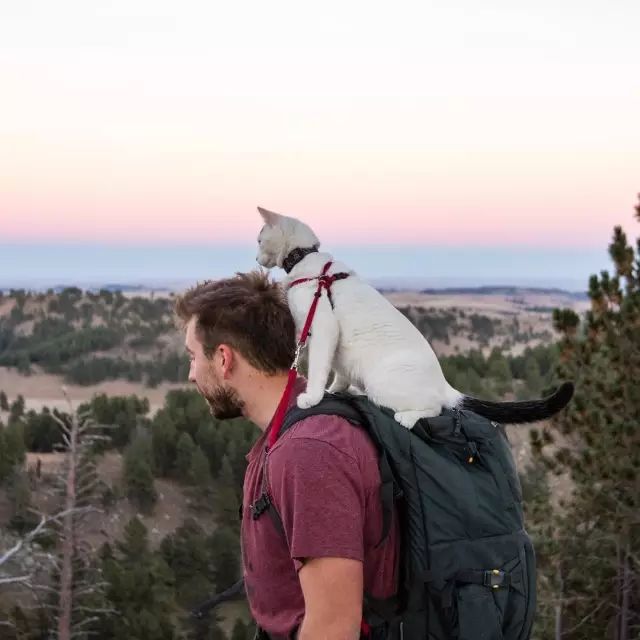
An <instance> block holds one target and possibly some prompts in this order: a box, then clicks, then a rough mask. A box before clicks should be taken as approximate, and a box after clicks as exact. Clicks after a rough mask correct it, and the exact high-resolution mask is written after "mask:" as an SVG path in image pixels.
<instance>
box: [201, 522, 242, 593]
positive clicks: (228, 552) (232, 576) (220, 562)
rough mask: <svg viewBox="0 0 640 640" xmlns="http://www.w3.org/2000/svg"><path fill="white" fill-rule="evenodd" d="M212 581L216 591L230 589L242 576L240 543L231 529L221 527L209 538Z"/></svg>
mask: <svg viewBox="0 0 640 640" xmlns="http://www.w3.org/2000/svg"><path fill="white" fill-rule="evenodd" d="M208 544H209V552H210V555H211V566H212V568H213V569H212V574H211V579H212V581H213V583H214V584H215V586H216V591H218V592H219V591H224V590H225V589H228V588H229V587H230V586H231V585H233V583H234V582H236V581H237V580H238V578H239V576H240V541H239V538H238V534H237V533H235V532H234V531H233V530H232V529H230V528H229V527H219V528H218V529H216V530H215V531H214V532H213V533H212V534H211V536H210V537H209V541H208Z"/></svg>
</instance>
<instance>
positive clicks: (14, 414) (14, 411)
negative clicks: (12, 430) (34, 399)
mask: <svg viewBox="0 0 640 640" xmlns="http://www.w3.org/2000/svg"><path fill="white" fill-rule="evenodd" d="M23 415H24V397H23V396H22V395H19V396H18V397H17V398H16V399H15V400H14V401H13V402H12V403H11V406H10V408H9V422H10V423H11V422H13V421H14V420H17V419H18V418H21V417H22V416H23Z"/></svg>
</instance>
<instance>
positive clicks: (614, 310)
mask: <svg viewBox="0 0 640 640" xmlns="http://www.w3.org/2000/svg"><path fill="white" fill-rule="evenodd" d="M636 211H637V212H638V216H639V218H640V209H638V208H637V209H636ZM636 246H637V248H636V250H635V251H634V249H633V248H632V247H631V246H630V245H629V243H628V241H627V237H626V235H625V233H624V232H623V231H622V229H621V228H620V227H616V228H615V229H614V234H613V239H612V242H611V244H610V246H609V254H610V256H611V258H612V260H613V263H614V267H615V271H614V274H613V275H611V274H610V273H609V272H607V271H602V272H601V273H600V275H593V276H592V277H591V279H590V281H589V297H590V299H591V309H590V310H589V311H588V312H587V314H586V317H585V322H584V324H583V325H582V324H581V323H580V319H579V318H578V317H577V316H576V314H575V313H573V312H572V311H570V310H563V311H559V310H558V311H556V312H555V313H554V322H555V326H556V329H557V330H558V331H559V332H561V334H562V340H561V343H560V364H559V367H558V376H559V377H560V378H561V379H573V380H575V381H576V393H575V397H574V399H573V401H572V402H571V404H570V405H569V407H568V409H567V410H566V411H564V412H562V414H560V415H559V416H558V417H557V418H556V420H554V421H553V425H552V427H551V428H547V429H545V430H543V431H542V433H540V432H538V431H532V444H533V446H534V451H536V452H537V454H538V455H539V456H540V460H541V461H542V462H544V464H545V465H547V466H548V467H549V468H550V469H552V470H553V471H554V472H556V473H566V474H569V475H570V477H571V480H572V482H573V484H574V492H573V499H572V501H571V502H570V503H569V504H568V505H567V506H566V512H565V514H564V515H563V516H562V517H560V518H559V523H558V530H557V532H556V534H555V540H556V541H557V543H558V544H557V546H556V548H555V550H554V552H553V553H551V554H550V564H551V565H552V566H553V568H554V571H555V574H554V575H553V578H554V581H555V602H556V607H555V624H554V626H555V629H556V630H557V634H559V635H561V636H562V637H567V638H571V640H591V639H592V638H605V637H611V638H615V639H616V640H624V639H627V640H631V639H632V638H637V637H639V634H640V595H639V592H638V585H639V584H640V564H639V561H638V558H640V526H639V521H638V513H640V428H639V427H638V425H639V424H640V385H639V384H638V380H640V240H639V241H638V242H637V245H636ZM559 635H557V636H556V637H559Z"/></svg>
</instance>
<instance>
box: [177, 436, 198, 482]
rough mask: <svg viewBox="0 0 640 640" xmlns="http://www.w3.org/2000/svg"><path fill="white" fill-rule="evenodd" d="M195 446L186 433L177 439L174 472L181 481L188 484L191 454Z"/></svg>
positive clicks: (191, 460)
mask: <svg viewBox="0 0 640 640" xmlns="http://www.w3.org/2000/svg"><path fill="white" fill-rule="evenodd" d="M195 449H196V447H195V445H194V444H193V440H192V439H191V436H190V435H189V434H188V433H183V434H182V435H181V436H180V437H179V438H178V445H177V447H176V471H177V472H178V477H179V478H180V479H181V480H184V481H186V482H188V481H189V480H190V479H191V464H192V462H193V454H194V453H195Z"/></svg>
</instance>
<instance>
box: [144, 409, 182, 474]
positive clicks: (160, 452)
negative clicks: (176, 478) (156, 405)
mask: <svg viewBox="0 0 640 640" xmlns="http://www.w3.org/2000/svg"><path fill="white" fill-rule="evenodd" d="M151 433H152V444H153V459H154V462H155V469H156V472H157V474H158V475H159V476H163V477H166V476H168V475H169V474H170V473H171V472H172V471H173V468H174V466H175V463H176V444H177V441H178V432H177V430H176V428H175V426H174V424H173V422H172V420H171V417H170V416H169V414H167V413H159V414H158V415H157V416H156V418H155V419H154V421H153V428H152V432H151Z"/></svg>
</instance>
